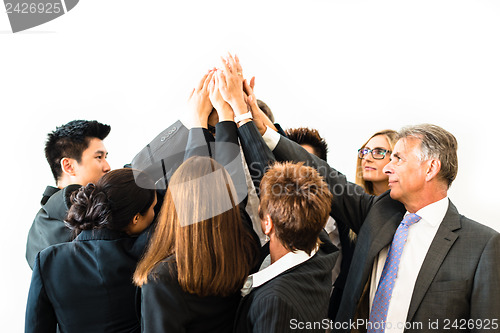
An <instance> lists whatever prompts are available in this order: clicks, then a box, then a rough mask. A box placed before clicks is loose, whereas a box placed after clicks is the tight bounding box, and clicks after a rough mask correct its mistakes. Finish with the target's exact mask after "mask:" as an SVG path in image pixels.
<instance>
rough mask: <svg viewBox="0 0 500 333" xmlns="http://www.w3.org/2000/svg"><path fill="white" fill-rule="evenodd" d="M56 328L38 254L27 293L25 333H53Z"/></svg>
mask: <svg viewBox="0 0 500 333" xmlns="http://www.w3.org/2000/svg"><path fill="white" fill-rule="evenodd" d="M56 327H57V319H56V315H55V312H54V308H53V306H52V303H51V302H50V300H49V298H48V296H47V293H46V291H45V286H44V283H43V278H42V274H41V267H40V254H38V255H37V256H36V259H35V266H34V268H33V274H32V276H31V285H30V289H29V293H28V304H27V306H26V319H25V332H26V333H30V332H33V333H53V332H56Z"/></svg>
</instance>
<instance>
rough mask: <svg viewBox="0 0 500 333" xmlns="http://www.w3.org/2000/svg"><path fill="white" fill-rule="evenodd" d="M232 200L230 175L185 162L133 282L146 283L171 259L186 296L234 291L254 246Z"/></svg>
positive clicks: (206, 163)
mask: <svg viewBox="0 0 500 333" xmlns="http://www.w3.org/2000/svg"><path fill="white" fill-rule="evenodd" d="M208 178H212V180H213V181H210V186H207V184H206V181H207V179H208ZM235 196H236V191H235V189H234V186H233V183H232V181H231V178H230V176H229V174H228V173H227V171H226V170H225V169H224V168H223V167H222V166H221V165H220V164H219V163H217V162H216V161H215V160H213V159H211V158H209V157H198V156H195V157H191V158H190V159H188V160H186V161H185V162H184V163H183V164H182V165H181V166H180V167H179V169H178V170H177V171H176V172H175V173H174V175H173V176H172V178H171V181H170V184H169V188H168V191H167V194H166V197H165V201H164V203H163V206H162V209H161V212H160V216H159V218H158V222H157V225H156V229H155V231H154V234H153V236H152V238H151V240H150V242H149V244H148V248H147V250H146V253H145V254H144V256H143V258H142V259H141V261H140V262H139V264H138V266H137V269H136V271H135V273H134V282H135V284H136V285H138V286H142V285H143V284H145V283H147V281H148V275H149V277H151V275H150V273H151V271H152V270H153V269H154V268H155V267H156V266H157V265H158V264H159V263H160V262H162V261H165V259H166V258H168V257H170V256H173V258H174V260H171V261H169V264H170V268H171V269H174V270H176V271H177V280H178V282H179V285H180V286H181V288H182V290H184V291H185V292H188V293H191V294H196V295H198V296H202V297H203V296H229V295H231V294H232V293H234V292H236V291H238V290H239V289H240V288H241V287H242V285H243V282H244V281H245V279H246V277H247V276H248V274H249V272H250V269H251V268H252V267H253V265H254V263H255V260H256V257H257V256H256V254H257V250H258V248H257V245H256V243H255V242H254V239H253V238H252V235H251V234H250V232H248V231H247V230H245V229H244V227H243V224H242V221H241V216H240V210H239V207H238V206H236V205H235V200H234V199H235ZM224 198H226V199H227V200H229V202H230V204H231V206H230V208H229V209H227V205H226V206H224V201H225V200H224ZM227 200H226V201H227ZM214 212H216V213H217V215H214V214H212V213H214ZM207 214H209V215H207ZM210 214H212V215H210Z"/></svg>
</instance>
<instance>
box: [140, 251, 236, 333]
mask: <svg viewBox="0 0 500 333" xmlns="http://www.w3.org/2000/svg"><path fill="white" fill-rule="evenodd" d="M240 298H241V296H240V293H239V291H238V292H236V293H234V294H233V295H231V296H228V297H219V296H207V297H200V296H198V295H195V294H190V293H187V292H185V291H183V290H182V288H181V287H180V286H179V283H178V282H177V271H176V268H175V264H173V263H172V262H169V259H167V260H166V261H165V262H162V263H160V264H159V265H158V266H156V267H155V269H154V270H153V271H152V272H151V273H150V274H149V275H148V283H147V284H145V285H143V286H142V302H141V307H142V308H141V313H142V332H145V333H149V332H151V333H157V332H204V333H205V332H213V333H224V332H231V330H232V327H233V322H234V316H235V314H236V309H237V307H238V303H239V301H240Z"/></svg>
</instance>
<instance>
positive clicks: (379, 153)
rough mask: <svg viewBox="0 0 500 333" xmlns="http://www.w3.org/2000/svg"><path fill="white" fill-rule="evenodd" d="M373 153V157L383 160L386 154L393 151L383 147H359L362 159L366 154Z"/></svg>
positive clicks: (359, 154)
mask: <svg viewBox="0 0 500 333" xmlns="http://www.w3.org/2000/svg"><path fill="white" fill-rule="evenodd" d="M368 153H372V157H373V158H374V159H376V160H383V159H384V158H385V155H387V153H389V154H390V153H391V151H390V150H388V149H382V148H374V149H368V148H361V149H358V157H359V158H360V159H363V158H365V156H366V154H368Z"/></svg>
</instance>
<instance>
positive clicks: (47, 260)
mask: <svg viewBox="0 0 500 333" xmlns="http://www.w3.org/2000/svg"><path fill="white" fill-rule="evenodd" d="M75 244H76V243H74V242H67V243H60V244H55V245H51V246H49V247H47V248H45V249H43V250H42V251H40V253H39V254H38V256H39V259H38V260H39V262H40V264H41V265H42V266H46V265H49V264H51V263H52V262H54V261H57V260H58V257H60V256H64V257H68V256H71V255H72V253H74V247H75Z"/></svg>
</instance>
